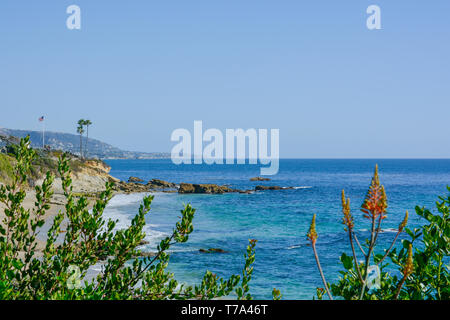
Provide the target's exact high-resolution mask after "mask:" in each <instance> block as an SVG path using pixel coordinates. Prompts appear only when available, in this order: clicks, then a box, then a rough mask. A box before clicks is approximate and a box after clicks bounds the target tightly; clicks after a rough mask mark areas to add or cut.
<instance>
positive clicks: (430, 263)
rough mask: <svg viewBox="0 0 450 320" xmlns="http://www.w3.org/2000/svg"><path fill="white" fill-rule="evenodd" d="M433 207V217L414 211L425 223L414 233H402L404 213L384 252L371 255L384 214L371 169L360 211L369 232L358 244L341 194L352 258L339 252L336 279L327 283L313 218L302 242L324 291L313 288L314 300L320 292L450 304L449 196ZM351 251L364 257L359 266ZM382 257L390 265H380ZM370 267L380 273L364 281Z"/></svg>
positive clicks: (380, 192)
mask: <svg viewBox="0 0 450 320" xmlns="http://www.w3.org/2000/svg"><path fill="white" fill-rule="evenodd" d="M448 191H449V192H450V188H448ZM436 207H437V213H432V212H431V211H429V210H428V209H425V208H421V207H416V213H417V214H418V215H419V216H421V217H422V218H424V219H425V220H426V221H427V223H428V224H425V225H423V226H422V227H420V228H416V229H414V230H410V229H408V228H406V224H407V222H408V212H406V215H405V218H404V219H403V221H402V222H401V223H400V225H399V227H398V231H397V233H396V235H395V237H394V239H393V240H392V243H391V245H390V247H389V248H387V249H384V252H383V253H376V252H375V248H376V245H377V238H378V235H379V232H380V231H381V225H382V222H383V220H384V219H385V218H386V210H387V196H386V193H385V192H384V187H383V186H382V185H381V184H380V181H379V178H378V168H376V169H375V174H374V177H373V178H372V183H371V185H370V187H369V191H368V193H367V196H366V198H365V200H364V202H363V204H362V206H361V211H362V212H363V213H364V217H365V218H367V219H368V220H369V223H370V230H371V233H370V238H369V239H366V241H365V242H364V243H362V244H361V242H360V241H359V240H358V237H357V236H356V234H355V232H354V221H353V216H352V214H351V212H350V199H346V198H345V193H344V191H343V192H342V212H343V216H344V217H343V224H344V225H345V230H346V232H347V233H348V236H349V244H350V247H351V250H352V256H348V255H347V254H345V253H343V254H342V255H341V262H342V264H343V267H344V270H343V271H340V279H339V280H338V281H337V282H336V283H333V284H329V283H327V281H326V280H325V277H324V276H323V271H322V267H321V265H320V261H319V259H318V256H317V251H316V248H315V242H316V239H317V232H316V230H315V216H314V218H313V223H312V224H311V228H310V232H309V233H308V239H309V240H310V242H311V244H312V247H313V251H314V255H315V257H316V262H317V266H318V268H319V271H320V274H321V276H322V281H323V283H324V288H317V297H318V298H319V299H322V298H323V296H324V294H325V293H326V294H327V295H328V296H329V298H330V299H333V297H338V298H341V299H348V300H378V299H383V300H387V299H395V300H396V299H403V300H448V299H450V277H449V264H448V263H449V260H450V259H449V250H450V223H449V219H450V216H449V208H450V195H449V196H447V198H445V197H440V198H439V201H438V202H437V203H436ZM402 232H406V233H407V235H408V236H409V238H410V239H409V240H403V241H402V246H401V248H400V249H398V248H395V243H396V240H397V238H398V236H399V235H400V234H401V233H402ZM355 247H357V248H359V251H360V254H361V255H362V256H363V258H364V262H363V263H360V262H359V260H358V254H357V253H356V249H355ZM359 251H358V252H359ZM388 257H389V259H390V262H391V263H389V262H387V261H386V258H388ZM393 267H395V268H396V269H397V270H398V272H397V274H394V275H392V274H391V273H390V272H388V271H387V270H388V268H391V270H392V268H393ZM371 268H372V270H373V269H378V270H379V271H380V272H379V276H378V277H375V278H373V279H372V278H369V272H368V271H369V270H370V269H371ZM372 280H374V281H372ZM368 287H370V290H369V288H368Z"/></svg>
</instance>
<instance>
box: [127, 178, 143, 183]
mask: <svg viewBox="0 0 450 320" xmlns="http://www.w3.org/2000/svg"><path fill="white" fill-rule="evenodd" d="M128 182H144V180H142V179H141V178H138V177H129V178H128Z"/></svg>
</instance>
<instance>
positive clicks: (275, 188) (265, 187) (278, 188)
mask: <svg viewBox="0 0 450 320" xmlns="http://www.w3.org/2000/svg"><path fill="white" fill-rule="evenodd" d="M287 189H294V187H280V186H256V187H255V191H264V190H287Z"/></svg>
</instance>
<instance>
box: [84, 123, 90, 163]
mask: <svg viewBox="0 0 450 320" xmlns="http://www.w3.org/2000/svg"><path fill="white" fill-rule="evenodd" d="M88 141H89V125H87V126H86V145H85V147H84V156H85V157H86V158H87V157H88Z"/></svg>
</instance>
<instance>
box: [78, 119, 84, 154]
mask: <svg viewBox="0 0 450 320" xmlns="http://www.w3.org/2000/svg"><path fill="white" fill-rule="evenodd" d="M84 121H85V120H83V119H80V120H78V127H77V133H78V134H79V135H80V158H81V159H83V133H84V128H83V126H84Z"/></svg>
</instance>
